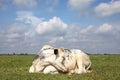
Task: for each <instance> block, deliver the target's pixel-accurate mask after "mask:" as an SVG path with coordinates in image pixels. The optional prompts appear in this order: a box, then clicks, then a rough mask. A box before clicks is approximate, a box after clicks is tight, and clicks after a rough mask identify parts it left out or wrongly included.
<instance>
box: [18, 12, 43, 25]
mask: <svg viewBox="0 0 120 80" xmlns="http://www.w3.org/2000/svg"><path fill="white" fill-rule="evenodd" d="M16 20H17V21H21V22H23V23H25V24H32V26H34V27H36V26H37V25H38V24H39V23H40V22H41V21H42V20H43V19H41V18H38V17H36V16H34V14H33V13H32V12H29V11H18V12H17V18H16Z"/></svg>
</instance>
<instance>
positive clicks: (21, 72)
mask: <svg viewBox="0 0 120 80" xmlns="http://www.w3.org/2000/svg"><path fill="white" fill-rule="evenodd" d="M33 57H34V56H33V55H21V56H20V55H19V56H18V55H13V56H7V55H4V56H0V80H119V79H120V55H90V58H91V60H92V69H93V72H92V73H84V74H79V75H78V74H72V75H71V76H67V75H66V74H40V73H29V72H28V70H29V67H30V66H31V63H32V60H33Z"/></svg>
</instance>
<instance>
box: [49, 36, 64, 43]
mask: <svg viewBox="0 0 120 80" xmlns="http://www.w3.org/2000/svg"><path fill="white" fill-rule="evenodd" d="M63 40H64V38H63V37H54V38H52V39H51V40H50V41H49V43H50V44H54V43H56V42H60V41H63Z"/></svg>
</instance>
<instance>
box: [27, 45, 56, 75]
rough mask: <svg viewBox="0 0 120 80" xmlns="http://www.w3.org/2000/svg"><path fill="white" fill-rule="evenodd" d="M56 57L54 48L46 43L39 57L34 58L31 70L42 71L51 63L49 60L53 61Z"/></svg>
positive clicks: (31, 71)
mask: <svg viewBox="0 0 120 80" xmlns="http://www.w3.org/2000/svg"><path fill="white" fill-rule="evenodd" d="M55 57H56V56H55V54H54V48H53V47H52V46H49V45H44V46H43V47H42V49H41V50H40V52H39V54H38V55H37V57H35V59H34V60H33V62H32V66H31V67H30V69H29V72H30V73H33V72H42V71H43V70H44V68H45V67H46V66H48V65H50V63H49V62H47V61H53V60H54V59H55Z"/></svg>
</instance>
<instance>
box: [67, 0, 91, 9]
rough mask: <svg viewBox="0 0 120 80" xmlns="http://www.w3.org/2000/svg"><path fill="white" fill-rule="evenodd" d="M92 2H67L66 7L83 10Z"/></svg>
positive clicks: (87, 0) (73, 0)
mask: <svg viewBox="0 0 120 80" xmlns="http://www.w3.org/2000/svg"><path fill="white" fill-rule="evenodd" d="M92 1H93V0H69V1H68V5H69V7H70V8H72V9H75V10H79V9H80V10H83V9H86V8H88V6H89V5H90V4H91V2H92Z"/></svg>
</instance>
